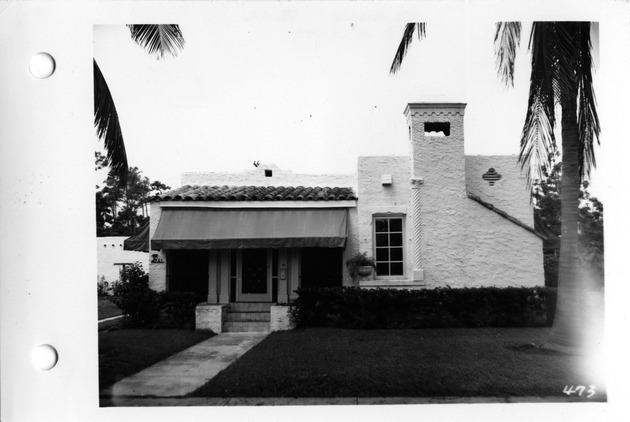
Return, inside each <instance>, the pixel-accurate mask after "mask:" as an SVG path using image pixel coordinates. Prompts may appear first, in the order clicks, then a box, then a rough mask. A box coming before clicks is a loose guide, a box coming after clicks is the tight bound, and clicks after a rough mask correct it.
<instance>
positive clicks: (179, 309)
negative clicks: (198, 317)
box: [161, 292, 203, 328]
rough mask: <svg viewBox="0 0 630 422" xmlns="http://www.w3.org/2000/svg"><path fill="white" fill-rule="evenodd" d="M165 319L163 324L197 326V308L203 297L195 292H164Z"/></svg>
mask: <svg viewBox="0 0 630 422" xmlns="http://www.w3.org/2000/svg"><path fill="white" fill-rule="evenodd" d="M161 300H162V310H163V313H164V315H163V316H164V319H163V320H162V322H161V325H163V326H168V327H186V328H194V326H195V308H196V307H197V304H198V303H199V302H202V301H203V299H202V298H200V297H199V296H198V295H197V294H196V293H194V292H162V296H161Z"/></svg>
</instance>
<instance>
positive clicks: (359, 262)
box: [346, 252, 375, 279]
mask: <svg viewBox="0 0 630 422" xmlns="http://www.w3.org/2000/svg"><path fill="white" fill-rule="evenodd" d="M374 266H375V264H374V259H372V258H370V257H368V256H367V253H366V252H363V253H358V252H357V253H356V254H354V255H352V257H350V258H349V259H348V260H347V261H346V267H347V268H348V273H350V277H352V278H353V279H356V278H357V277H369V276H370V275H372V272H373V271H374Z"/></svg>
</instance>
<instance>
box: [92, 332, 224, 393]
mask: <svg viewBox="0 0 630 422" xmlns="http://www.w3.org/2000/svg"><path fill="white" fill-rule="evenodd" d="M213 335H214V333H212V332H210V331H199V330H197V331H195V330H183V329H124V330H113V331H100V332H99V333H98V358H99V367H98V371H99V388H100V389H103V388H106V387H109V386H111V385H113V384H114V383H116V382H117V381H119V380H121V379H123V378H125V377H127V376H129V375H133V374H135V373H136V372H139V371H141V370H142V369H145V368H148V367H149V366H151V365H153V364H155V363H157V362H159V361H161V360H163V359H165V358H167V357H169V356H171V355H173V354H175V353H177V352H180V351H182V350H184V349H187V348H188V347H190V346H192V345H194V344H197V343H199V342H200V341H203V340H205V339H207V338H210V337H212V336H213Z"/></svg>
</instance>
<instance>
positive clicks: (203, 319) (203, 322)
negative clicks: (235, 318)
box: [195, 303, 227, 334]
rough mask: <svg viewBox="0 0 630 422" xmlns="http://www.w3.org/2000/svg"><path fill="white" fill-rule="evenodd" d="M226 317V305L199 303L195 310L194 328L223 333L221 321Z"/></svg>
mask: <svg viewBox="0 0 630 422" xmlns="http://www.w3.org/2000/svg"><path fill="white" fill-rule="evenodd" d="M226 317H227V305H217V304H210V303H200V304H198V305H197V307H196V308H195V328H196V329H197V330H212V331H214V332H215V333H217V334H219V333H221V332H223V321H224V320H225V318H226Z"/></svg>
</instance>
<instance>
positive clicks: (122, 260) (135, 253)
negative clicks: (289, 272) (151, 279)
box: [96, 236, 149, 288]
mask: <svg viewBox="0 0 630 422" xmlns="http://www.w3.org/2000/svg"><path fill="white" fill-rule="evenodd" d="M128 238H129V236H103V237H97V238H96V251H97V253H96V255H97V257H98V262H97V265H98V266H97V275H96V278H97V280H96V281H97V282H106V283H107V286H108V288H109V287H111V285H112V284H113V283H115V282H117V281H118V279H119V278H120V271H121V270H122V269H123V267H124V266H125V265H131V264H134V263H135V262H140V263H141V264H142V267H143V268H145V269H146V268H148V267H149V254H148V253H146V252H142V251H141V250H130V249H128V248H127V247H126V242H127V239H128Z"/></svg>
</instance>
